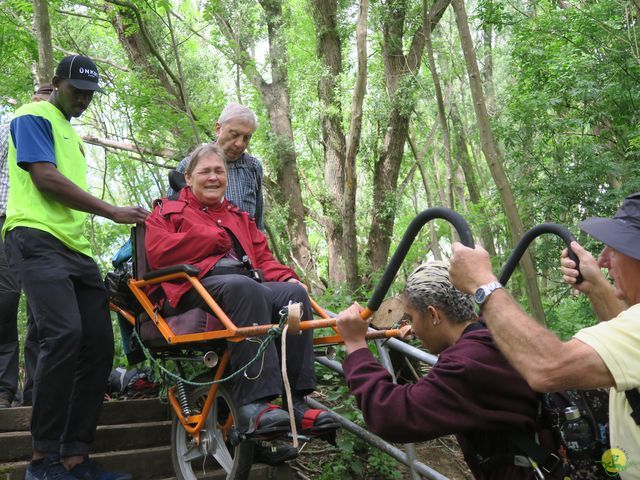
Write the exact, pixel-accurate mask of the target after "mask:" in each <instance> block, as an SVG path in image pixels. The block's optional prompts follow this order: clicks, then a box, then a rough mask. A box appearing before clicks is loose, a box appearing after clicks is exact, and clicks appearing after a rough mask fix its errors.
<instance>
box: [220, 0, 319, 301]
mask: <svg viewBox="0 0 640 480" xmlns="http://www.w3.org/2000/svg"><path fill="white" fill-rule="evenodd" d="M259 3H260V5H261V6H262V9H263V10H264V12H265V20H266V22H267V33H268V39H269V65H270V70H271V82H267V81H266V80H265V79H264V78H263V77H262V76H261V74H260V72H259V71H258V69H257V67H256V62H255V58H254V57H253V56H252V55H251V54H250V53H249V49H248V48H247V47H246V46H245V45H244V44H243V43H242V41H241V39H240V38H239V37H238V36H237V35H236V33H235V29H234V28H233V26H232V25H231V24H230V23H229V20H228V19H227V18H225V17H224V16H223V15H222V14H221V13H220V12H218V13H216V14H215V18H216V21H217V23H218V26H219V27H220V30H221V32H222V34H223V35H224V37H225V38H226V39H227V41H228V42H229V44H230V45H231V46H232V47H233V49H232V50H233V51H234V52H236V54H237V56H236V57H235V58H233V59H232V60H233V61H234V62H235V63H237V64H238V65H240V67H241V68H242V71H243V72H244V74H245V75H246V76H247V78H248V79H249V81H250V82H251V83H252V84H253V86H254V87H255V88H256V89H257V90H258V92H260V97H261V99H262V102H263V103H264V105H265V107H266V109H267V115H268V117H269V125H270V126H271V131H272V133H273V136H274V143H275V145H274V151H275V152H277V155H278V161H277V162H276V165H275V167H274V169H275V178H276V181H277V186H278V188H276V189H270V191H271V192H272V193H273V196H274V198H275V200H276V202H278V203H279V204H280V205H284V206H285V208H286V212H287V218H288V219H289V228H288V229H287V232H288V233H289V238H290V241H291V249H292V252H291V254H292V257H293V258H292V260H293V261H294V262H295V264H296V265H297V266H298V267H299V269H300V270H301V272H300V273H301V274H302V275H303V276H305V277H306V280H307V281H308V282H311V284H312V285H311V287H312V289H314V291H315V293H319V292H320V290H321V289H322V288H323V286H322V284H321V283H320V281H319V279H318V276H317V273H316V270H315V262H314V261H313V256H312V253H311V246H310V244H309V238H308V236H307V230H306V227H305V217H306V214H305V208H304V205H303V203H302V191H301V188H300V178H299V176H298V167H297V155H296V151H295V147H294V139H293V128H292V126H291V107H290V101H289V89H288V88H289V87H288V80H289V75H288V72H287V64H288V55H287V50H286V41H285V37H284V32H283V24H284V20H283V15H282V3H281V1H280V0H260V1H259Z"/></svg>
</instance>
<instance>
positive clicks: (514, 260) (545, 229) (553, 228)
mask: <svg viewBox="0 0 640 480" xmlns="http://www.w3.org/2000/svg"><path fill="white" fill-rule="evenodd" d="M544 233H553V234H554V235H557V236H558V237H560V238H562V240H564V243H565V244H566V245H567V249H568V250H569V258H570V259H571V260H573V261H574V262H575V263H576V270H578V272H580V260H578V257H577V255H576V254H575V253H574V252H573V250H571V242H573V241H574V240H575V237H574V236H573V235H572V234H571V232H570V231H569V230H568V229H567V228H566V227H565V226H563V225H559V224H557V223H541V224H540V225H536V226H535V227H533V228H532V229H531V230H529V231H528V232H526V233H525V234H524V235H523V236H522V238H521V239H520V241H519V242H518V243H517V245H516V247H515V248H514V249H513V252H512V253H511V256H510V257H509V258H508V260H507V263H505V265H504V267H503V268H502V271H501V272H500V277H499V280H500V283H501V284H502V285H506V284H507V282H508V281H509V279H510V278H511V274H512V273H513V271H514V270H515V268H516V266H517V265H518V262H519V261H520V259H521V258H522V255H524V252H525V251H526V250H527V248H528V247H529V245H530V244H531V242H532V241H533V240H534V239H536V238H537V237H539V236H540V235H542V234H544ZM582 280H583V278H582V274H580V273H578V277H577V278H576V284H579V283H582Z"/></svg>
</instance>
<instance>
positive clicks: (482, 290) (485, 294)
mask: <svg viewBox="0 0 640 480" xmlns="http://www.w3.org/2000/svg"><path fill="white" fill-rule="evenodd" d="M499 288H502V284H501V283H500V282H490V283H487V284H486V285H482V286H481V287H479V288H478V289H477V290H476V293H474V294H473V298H474V300H475V301H476V303H477V304H478V305H480V306H482V305H483V304H484V302H486V301H487V298H489V295H491V294H492V293H493V292H494V291H495V290H498V289H499Z"/></svg>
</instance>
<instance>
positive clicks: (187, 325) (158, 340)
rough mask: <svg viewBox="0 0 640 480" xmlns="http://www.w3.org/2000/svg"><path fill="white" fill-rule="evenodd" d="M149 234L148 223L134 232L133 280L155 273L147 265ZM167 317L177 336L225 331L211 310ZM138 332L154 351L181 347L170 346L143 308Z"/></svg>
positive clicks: (205, 344)
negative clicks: (146, 248) (146, 237)
mask: <svg viewBox="0 0 640 480" xmlns="http://www.w3.org/2000/svg"><path fill="white" fill-rule="evenodd" d="M145 234H146V228H145V225H144V224H138V225H136V226H135V227H133V228H132V229H131V235H132V240H133V259H134V261H133V277H134V278H135V279H137V280H140V279H143V278H145V279H146V278H147V277H148V275H149V274H152V272H150V270H149V264H148V263H147V256H146V251H145ZM155 300H157V299H155ZM163 318H164V321H165V322H166V323H167V325H168V326H169V328H170V329H171V331H172V332H173V333H174V335H187V334H197V333H205V332H211V331H215V330H224V324H223V323H222V322H221V321H220V320H219V319H218V318H217V317H216V316H214V315H213V314H212V313H211V312H210V311H208V310H205V309H203V308H192V309H191V310H187V311H185V312H182V313H179V314H177V315H172V316H164V315H163ZM136 329H137V331H138V334H139V336H140V338H141V339H142V341H143V343H144V344H145V345H146V346H147V347H148V348H152V349H154V350H158V349H164V348H169V349H172V350H173V349H175V348H176V347H178V346H177V345H176V346H172V345H171V344H169V343H167V341H166V340H165V338H164V337H163V335H162V333H161V332H160V330H159V329H158V327H157V326H156V324H155V322H154V321H153V319H152V318H151V317H150V316H149V314H148V313H147V312H146V311H145V310H144V309H141V312H140V313H138V314H137V315H136ZM224 344H225V342H224V341H221V340H209V341H203V342H196V343H193V344H181V345H180V346H179V348H185V347H186V348H192V347H193V348H194V349H200V348H210V347H212V346H221V345H224Z"/></svg>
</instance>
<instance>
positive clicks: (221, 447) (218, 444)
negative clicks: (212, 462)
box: [209, 428, 233, 473]
mask: <svg viewBox="0 0 640 480" xmlns="http://www.w3.org/2000/svg"><path fill="white" fill-rule="evenodd" d="M212 433H213V434H212V435H211V437H212V440H213V441H212V444H211V452H209V453H211V455H213V458H215V459H216V461H217V462H218V464H220V466H221V467H222V468H223V469H224V471H225V472H227V473H229V472H230V471H231V469H232V468H233V457H231V453H230V452H229V449H228V448H227V445H226V444H225V443H224V437H223V436H222V433H221V432H220V430H218V429H217V428H216V429H215V430H214V431H213V432H212Z"/></svg>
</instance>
